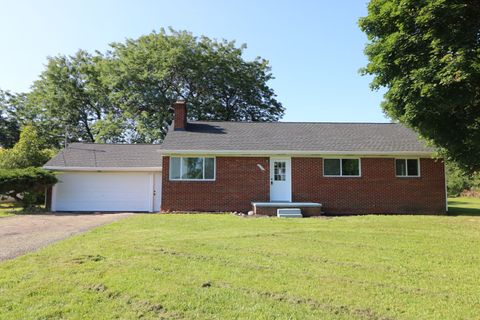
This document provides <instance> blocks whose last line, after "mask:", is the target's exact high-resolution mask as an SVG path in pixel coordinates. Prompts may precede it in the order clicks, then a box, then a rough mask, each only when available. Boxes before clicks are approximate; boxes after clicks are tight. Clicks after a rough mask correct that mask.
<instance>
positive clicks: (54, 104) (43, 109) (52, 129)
mask: <svg viewBox="0 0 480 320" xmlns="http://www.w3.org/2000/svg"><path fill="white" fill-rule="evenodd" d="M102 60H103V58H102V57H101V56H100V55H98V54H95V55H92V54H89V53H88V52H86V51H83V50H80V51H79V52H77V53H76V54H75V55H74V56H57V57H50V58H48V63H47V65H46V69H45V70H44V71H43V72H42V74H41V75H40V79H38V80H37V81H35V83H34V85H33V88H32V91H31V92H30V93H28V94H27V99H26V101H25V104H26V105H25V106H22V107H23V111H24V118H25V121H29V122H31V123H34V124H36V125H37V126H39V127H40V128H39V132H42V133H45V134H46V135H47V136H48V140H50V142H51V144H54V145H55V144H56V145H59V144H61V143H62V142H63V141H64V139H65V136H66V138H67V139H68V140H70V141H87V142H118V141H123V139H124V137H122V132H121V129H120V128H121V125H120V124H119V123H118V122H119V121H118V119H119V118H120V117H121V116H120V111H119V110H118V109H116V108H115V107H114V105H113V104H112V103H111V100H110V98H109V90H108V88H107V87H106V86H105V85H104V84H103V82H102V81H101V77H102V76H101V71H102V69H101V65H102ZM115 121H117V122H116V123H115V124H116V125H115V126H113V127H112V126H111V122H115ZM120 123H121V121H120ZM117 124H118V125H117ZM47 130H48V131H47ZM45 131H47V132H45Z"/></svg>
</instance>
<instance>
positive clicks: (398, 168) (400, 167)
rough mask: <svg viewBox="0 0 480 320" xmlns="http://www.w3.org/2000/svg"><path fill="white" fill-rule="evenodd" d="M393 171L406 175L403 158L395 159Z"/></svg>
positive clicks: (398, 174) (399, 174)
mask: <svg viewBox="0 0 480 320" xmlns="http://www.w3.org/2000/svg"><path fill="white" fill-rule="evenodd" d="M395 172H396V174H397V176H406V175H407V166H406V163H405V159H397V160H395Z"/></svg>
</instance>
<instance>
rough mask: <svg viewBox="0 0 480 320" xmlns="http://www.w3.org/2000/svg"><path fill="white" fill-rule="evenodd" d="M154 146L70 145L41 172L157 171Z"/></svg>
mask: <svg viewBox="0 0 480 320" xmlns="http://www.w3.org/2000/svg"><path fill="white" fill-rule="evenodd" d="M159 149H160V145H158V144H97V143H71V144H69V145H68V146H67V147H66V148H65V149H63V150H61V151H60V152H59V153H58V154H57V155H56V156H55V157H53V158H52V159H51V160H50V161H48V162H47V163H46V164H45V165H44V168H46V169H62V168H79V169H81V168H98V169H105V168H132V169H133V168H157V169H158V168H161V166H162V156H161V154H160V152H159Z"/></svg>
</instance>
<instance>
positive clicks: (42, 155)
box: [0, 126, 53, 169]
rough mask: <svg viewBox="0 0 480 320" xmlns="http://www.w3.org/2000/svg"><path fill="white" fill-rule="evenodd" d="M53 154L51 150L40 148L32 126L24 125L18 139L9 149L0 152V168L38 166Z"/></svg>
mask: <svg viewBox="0 0 480 320" xmlns="http://www.w3.org/2000/svg"><path fill="white" fill-rule="evenodd" d="M52 156H53V151H52V150H49V149H42V143H41V139H39V137H38V135H37V131H36V130H35V128H34V127H32V126H25V127H24V128H23V129H22V133H21V134H20V140H19V141H18V142H17V143H16V144H15V145H14V146H13V148H11V149H3V150H1V152H0V168H3V169H15V168H28V167H40V166H42V165H44V164H45V162H47V161H48V160H49V159H50V158H51V157H52Z"/></svg>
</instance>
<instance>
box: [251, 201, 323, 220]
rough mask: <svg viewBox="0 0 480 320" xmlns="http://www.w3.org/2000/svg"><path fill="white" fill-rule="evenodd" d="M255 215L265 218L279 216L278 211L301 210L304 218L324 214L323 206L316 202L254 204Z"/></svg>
mask: <svg viewBox="0 0 480 320" xmlns="http://www.w3.org/2000/svg"><path fill="white" fill-rule="evenodd" d="M252 206H253V213H254V214H258V215H264V216H274V217H275V216H278V215H277V210H278V209H299V210H300V213H301V215H302V216H303V217H315V216H320V215H321V214H322V204H320V203H316V202H252Z"/></svg>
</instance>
